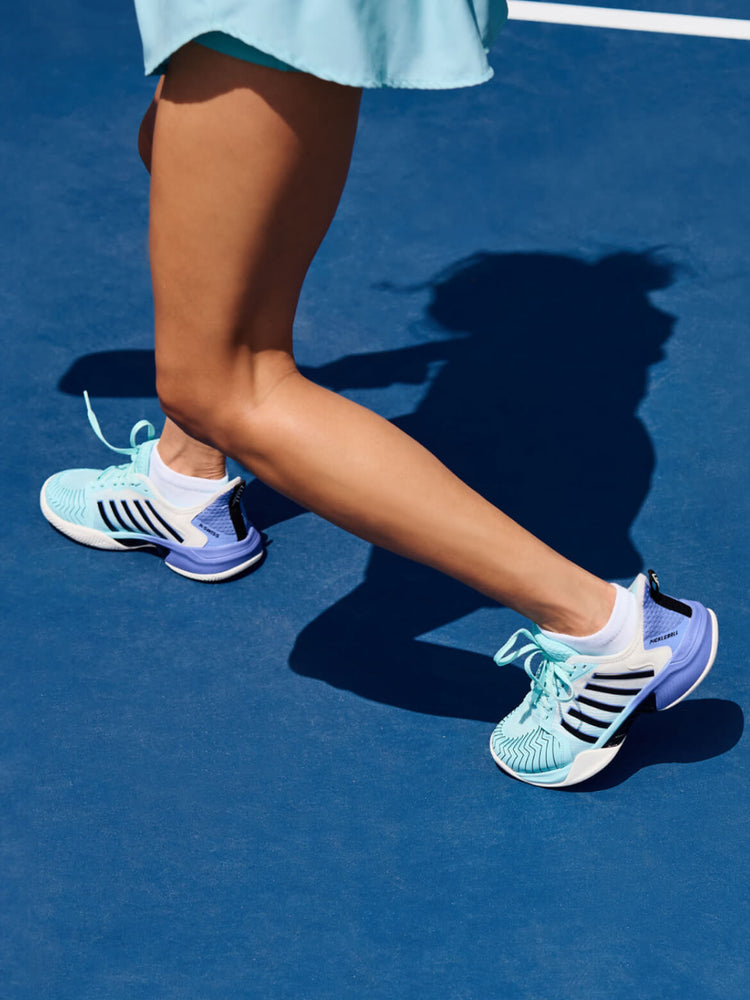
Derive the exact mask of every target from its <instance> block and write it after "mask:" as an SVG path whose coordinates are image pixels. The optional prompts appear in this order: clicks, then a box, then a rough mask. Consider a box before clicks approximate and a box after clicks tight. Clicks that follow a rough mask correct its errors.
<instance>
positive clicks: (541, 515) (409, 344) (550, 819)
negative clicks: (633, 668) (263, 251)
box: [0, 0, 750, 1000]
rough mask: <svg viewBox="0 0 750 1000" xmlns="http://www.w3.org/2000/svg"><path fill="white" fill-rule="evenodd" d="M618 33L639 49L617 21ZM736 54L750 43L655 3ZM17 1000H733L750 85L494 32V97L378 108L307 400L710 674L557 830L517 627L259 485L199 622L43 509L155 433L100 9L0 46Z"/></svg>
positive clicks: (733, 4)
mask: <svg viewBox="0 0 750 1000" xmlns="http://www.w3.org/2000/svg"><path fill="white" fill-rule="evenodd" d="M619 5H620V6H621V7H623V8H639V7H642V6H648V4H647V3H646V0H643V2H642V3H641V2H635V0H634V2H632V3H627V2H624V0H620V3H619ZM657 6H658V7H659V9H661V10H664V11H667V12H671V13H687V14H704V15H715V16H725V17H734V18H742V17H747V16H748V8H747V4H746V3H745V0H661V2H660V3H659V4H658V5H657ZM5 29H6V30H5V32H4V33H3V36H2V39H0V72H1V73H2V78H3V80H2V89H1V90H0V103H1V104H2V112H3V122H4V126H3V136H2V140H1V144H0V149H1V150H2V177H3V183H2V186H1V187H0V219H2V240H1V241H0V254H1V255H2V269H1V271H0V301H1V302H2V323H3V328H4V344H5V348H4V349H5V355H4V360H3V379H2V387H1V391H2V399H3V406H4V426H5V432H4V446H3V450H4V455H5V463H4V469H5V479H4V509H5V513H6V520H5V545H4V573H3V577H4V596H3V610H4V612H5V624H4V627H3V635H4V651H5V652H4V661H5V669H4V684H3V688H4V690H3V695H2V699H1V700H0V718H1V719H2V764H1V768H2V770H1V771H0V774H1V775H2V794H3V800H2V801H3V805H2V835H1V841H0V843H1V844H2V907H1V909H0V921H1V923H0V968H1V969H2V971H1V972H0V998H2V1000H136V998H143V1000H230V998H231V1000H235V998H252V1000H255V998H263V1000H287V998H294V1000H344V998H349V997H367V998H373V1000H402V998H418V1000H459V998H460V1000H474V998H490V1000H563V998H565V1000H568V998H571V997H575V998H579V997H580V998H586V1000H600V998H601V1000H605V998H606V1000H626V998H627V1000H632V998H639V1000H673V998H674V1000H719V998H721V1000H740V998H746V997H747V996H748V995H750V968H749V956H748V946H747V939H748V930H749V922H748V898H750V886H749V885H748V875H749V874H750V862H749V861H748V851H747V848H748V841H749V836H748V835H749V833H750V830H749V828H748V793H747V786H748V779H749V778H750V770H749V765H750V761H749V760H748V744H747V740H745V739H743V738H742V733H743V723H744V712H745V711H746V710H747V706H748V696H749V694H750V665H749V664H748V653H747V635H748V629H750V621H748V596H747V595H748V590H747V566H748V562H749V561H750V547H749V545H748V494H749V493H750V454H749V452H748V438H749V435H750V427H749V426H748V417H749V416H750V404H749V402H748V388H747V387H748V384H750V350H749V348H748V323H749V322H750V266H749V265H748V234H749V233H750V132H749V130H748V107H750V42H743V41H731V40H721V39H717V38H702V37H685V36H680V35H676V34H654V33H648V32H641V31H618V30H605V29H595V28H585V27H575V26H569V27H564V26H560V25H552V24H543V23H521V22H515V23H511V24H509V26H508V27H507V28H506V30H505V31H504V32H503V34H502V36H501V38H500V39H499V41H498V43H497V45H496V47H495V49H494V51H493V54H492V62H493V66H494V68H495V77H494V79H493V80H492V81H491V82H490V83H489V84H487V85H485V86H483V87H479V88H473V89H469V90H463V91H453V92H444V93H417V92H410V93H407V92H379V93H370V94H367V95H366V96H365V100H364V104H363V111H362V122H361V131H360V134H359V138H358V144H357V148H356V153H355V158H354V163H353V166H352V171H351V176H350V180H349V185H348V188H347V191H346V193H345V196H344V199H343V202H342V205H341V208H340V211H339V214H338V216H337V218H336V220H335V222H334V225H333V227H332V229H331V232H330V234H329V236H328V238H327V240H326V242H325V244H324V246H323V248H322V250H321V252H320V254H319V256H318V258H317V259H316V261H315V263H314V265H313V268H312V271H311V273H310V276H309V279H308V282H307V285H306V287H305V292H304V298H303V302H302V305H301V308H300V313H299V320H298V325H297V337H298V357H299V361H300V363H301V364H302V365H303V366H304V368H305V369H306V371H308V372H309V373H310V375H311V376H312V377H314V378H317V379H319V380H320V381H321V382H322V383H324V384H326V385H328V386H331V387H333V388H336V389H339V390H341V391H342V392H344V393H345V394H347V395H349V396H351V397H352V398H353V399H356V400H359V401H361V402H363V403H365V404H366V405H369V406H371V407H373V408H375V409H377V410H378V411H379V412H381V413H383V414H385V415H386V416H388V417H391V418H393V419H395V420H396V421H397V422H398V423H399V424H400V425H401V426H403V427H404V428H406V429H407V430H408V431H409V432H411V433H412V434H414V435H415V436H416V437H418V438H419V439H420V440H422V441H424V442H425V443H426V444H428V445H429V446H430V447H432V448H433V449H434V450H435V451H436V452H437V453H438V455H439V456H440V457H441V458H443V459H444V460H445V461H446V462H447V463H448V464H449V465H450V466H452V467H453V468H454V469H455V470H456V471H457V472H459V473H460V474H461V475H462V476H463V477H464V478H465V479H467V480H468V481H469V482H470V483H471V484H472V485H474V486H476V487H477V488H478V489H480V490H481V491H483V492H484V493H485V494H486V495H487V496H489V497H490V499H492V500H493V501H494V502H496V503H497V504H499V505H500V506H502V507H503V508H504V509H506V510H507V511H508V512H510V513H511V514H513V515H515V516H517V517H519V518H520V519H521V520H523V522H524V523H525V524H527V525H528V526H529V527H530V528H532V529H533V530H535V531H536V532H537V533H539V534H540V535H541V536H542V537H543V538H545V539H546V540H547V541H549V542H550V543H551V544H553V545H555V546H556V547H558V548H560V549H561V550H562V551H564V552H565V553H566V554H568V555H570V556H572V557H573V558H575V559H577V560H579V561H581V562H583V563H584V564H585V565H586V566H588V567H589V568H591V569H592V570H594V571H596V572H598V573H600V574H603V575H606V576H607V577H609V578H612V579H618V580H621V581H627V580H629V579H630V578H631V577H632V576H633V575H634V574H635V573H636V572H638V571H639V570H640V569H642V568H644V567H646V566H653V567H655V568H656V569H657V570H658V571H659V574H660V577H661V581H662V585H663V587H664V589H665V590H666V591H667V592H668V593H675V596H678V597H679V596H683V595H684V596H688V597H694V598H697V599H700V600H702V601H704V602H705V603H707V604H709V605H710V606H712V607H713V608H714V609H715V610H716V612H717V614H718V616H719V622H720V627H721V643H720V648H719V656H718V659H717V661H716V665H715V667H714V669H713V671H712V673H711V674H710V675H709V677H708V678H707V679H706V681H705V683H704V684H703V685H702V686H701V688H700V689H699V690H698V691H697V692H696V693H695V694H694V695H693V696H691V698H690V699H688V700H687V701H685V702H684V703H682V704H680V705H679V706H677V707H675V708H674V709H673V710H672V711H670V712H667V713H663V714H659V715H651V716H646V717H643V718H642V719H640V720H639V721H638V723H637V724H636V726H635V727H634V728H633V730H632V732H631V734H630V736H629V738H628V741H627V743H626V744H625V746H624V748H623V750H622V751H621V753H620V754H619V756H618V758H617V760H616V761H615V762H614V763H613V764H612V766H611V767H610V768H609V769H607V770H606V771H604V772H602V774H601V775H599V776H598V777H597V778H595V779H593V780H592V781H590V782H589V783H588V784H583V785H581V786H579V787H577V788H575V789H572V790H570V791H568V792H565V791H558V792H555V791H549V790H541V789H536V788H533V787H531V786H529V785H524V784H522V783H520V782H516V781H514V780H512V779H511V778H509V777H508V776H506V775H504V774H503V773H501V772H500V771H499V770H498V769H497V767H496V766H495V764H494V763H493V761H492V759H491V757H490V754H489V752H488V749H487V741H488V738H489V734H490V732H491V730H492V727H493V726H494V724H495V723H496V722H497V720H498V719H499V718H500V717H501V716H502V715H504V714H505V713H506V712H507V711H508V710H509V709H510V708H511V707H512V706H513V705H515V704H516V703H517V702H518V701H519V700H520V698H521V696H522V694H523V692H524V690H525V689H526V684H527V681H526V677H525V675H524V674H523V672H522V671H521V670H520V669H518V668H516V667H504V668H502V669H500V668H497V667H495V666H494V665H493V663H492V659H491V657H492V654H493V653H494V652H495V650H496V649H497V648H498V647H499V646H500V645H501V644H502V643H503V642H504V641H505V639H506V638H507V637H508V635H509V633H510V632H511V631H513V630H514V629H515V628H517V627H519V626H520V624H521V620H520V619H519V617H518V616H517V615H516V614H515V613H513V612H511V611H509V610H507V609H504V608H498V607H493V606H491V605H490V604H489V602H487V601H485V600H484V599H482V598H479V597H477V596H476V595H474V594H472V593H471V592H469V591H468V590H466V589H465V588H463V587H461V586H459V585H458V584H453V583H451V582H450V581H446V580H443V579H441V578H440V577H439V576H438V575H437V574H435V573H433V572H431V571H428V570H425V569H421V568H419V567H415V566H411V565H409V564H407V563H406V562H405V561H403V560H401V559H398V558H396V557H394V556H390V555H387V554H385V553H384V552H381V551H373V549H372V548H371V547H370V546H369V545H367V544H365V543H364V542H362V541H360V540H358V539H356V538H352V537H350V536H348V535H346V534H345V533H344V532H342V531H340V530H338V529H337V528H334V527H332V526H330V525H329V524H327V523H325V522H324V521H322V520H320V519H319V518H317V517H315V516H313V515H312V514H309V513H306V512H303V511H302V510H300V509H299V508H297V507H296V506H295V505H294V504H292V503H290V502H289V501H287V500H285V499H283V498H281V497H280V496H278V495H276V494H275V493H273V492H272V491H271V490H269V489H268V488H266V487H264V486H263V485H262V484H260V483H258V482H253V483H251V484H250V486H249V488H248V492H247V497H248V504H249V508H250V510H251V512H252V514H253V516H254V518H255V520H256V523H258V525H259V526H260V527H262V528H263V529H264V531H265V532H266V534H267V535H268V537H269V540H270V545H269V551H268V557H267V559H266V561H265V563H264V565H263V566H262V567H261V568H260V569H259V570H258V571H257V572H255V573H253V574H251V575H249V576H247V577H245V578H243V579H241V580H239V581H236V582H234V583H229V584H224V585H219V586H213V587H212V586H207V585H201V584H198V583H193V582H191V581H188V580H185V579H183V578H181V577H178V576H176V575H175V574H173V573H170V572H169V571H168V570H167V569H166V568H165V567H164V566H163V565H161V564H160V562H159V561H158V560H157V559H155V558H152V557H149V556H147V555H135V554H131V555H128V556H125V555H122V556H121V555H117V554H110V553H105V552H99V551H94V550H90V549H86V548H83V547H80V546H77V545H74V544H73V543H72V542H70V541H68V540H67V539H65V538H63V537H62V536H60V535H58V534H56V533H55V532H53V531H52V529H51V528H50V527H49V526H48V525H47V523H46V522H45V521H44V520H43V518H42V516H41V514H40V513H39V510H38V501H37V496H38V490H39V487H40V485H41V483H42V481H43V480H44V479H45V478H46V477H47V476H48V475H50V474H51V473H52V472H54V471H56V470H58V469H60V468H64V467H67V466H71V465H89V466H97V465H102V464H109V463H110V461H111V455H110V453H109V452H106V450H105V449H104V448H103V447H102V446H101V445H100V444H99V443H98V442H97V441H96V439H95V438H94V436H93V434H91V432H90V430H89V427H88V423H87V420H86V414H85V409H84V404H83V400H82V398H81V392H82V390H83V389H84V388H86V389H88V391H89V392H90V394H91V397H92V401H93V404H94V406H95V409H96V411H97V414H98V416H99V419H100V422H101V425H102V428H103V430H104V433H105V434H106V435H107V437H108V438H109V439H110V440H111V441H112V442H113V443H115V444H122V445H124V444H126V443H127V436H128V433H129V430H130V427H131V425H132V424H133V423H134V422H135V421H136V420H137V419H139V418H141V417H147V418H148V419H150V420H152V421H153V422H154V423H158V420H159V408H158V403H157V401H156V397H155V394H154V375H153V354H152V313H151V300H150V286H149V274H148V259H147V242H146V241H147V194H148V183H147V182H148V178H147V175H146V173H145V171H144V169H143V167H142V165H141V163H140V161H139V160H138V156H137V152H136V146H135V135H136V132H137V128H138V124H139V121H140V117H141V115H142V113H143V111H144V110H145V107H146V105H147V103H148V101H149V99H150V95H151V91H152V88H153V81H152V80H151V81H149V80H146V79H144V78H143V76H142V66H141V62H140V59H141V53H140V44H139V39H138V36H137V30H136V25H135V18H134V15H133V12H132V10H131V8H130V5H129V3H127V2H126V0H111V2H109V3H107V4H98V3H93V2H91V0H57V2H55V3H52V2H51V0H38V2H36V3H34V4H30V5H20V4H18V5H13V6H12V8H11V9H9V10H8V11H6V13H5Z"/></svg>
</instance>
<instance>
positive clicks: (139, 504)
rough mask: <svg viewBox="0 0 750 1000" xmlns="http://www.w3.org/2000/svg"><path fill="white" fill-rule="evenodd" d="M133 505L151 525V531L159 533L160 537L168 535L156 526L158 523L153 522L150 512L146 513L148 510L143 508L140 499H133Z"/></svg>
mask: <svg viewBox="0 0 750 1000" xmlns="http://www.w3.org/2000/svg"><path fill="white" fill-rule="evenodd" d="M133 505H134V506H135V507H136V508H137V510H138V513H139V514H140V515H141V517H142V518H143V520H144V521H145V522H146V524H147V525H148V526H149V528H150V529H151V531H152V532H153V534H155V535H157V536H158V537H159V538H166V537H167V536H166V535H165V534H164V533H163V532H161V531H159V529H158V528H157V527H156V525H155V524H154V523H153V522H152V520H151V518H150V517H149V516H148V514H147V513H146V511H145V510H144V509H143V506H142V505H141V501H140V500H134V501H133Z"/></svg>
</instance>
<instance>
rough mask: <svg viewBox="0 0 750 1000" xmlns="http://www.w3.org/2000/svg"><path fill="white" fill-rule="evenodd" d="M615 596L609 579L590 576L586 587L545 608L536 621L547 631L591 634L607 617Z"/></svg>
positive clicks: (566, 633) (598, 628) (615, 592)
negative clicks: (553, 605)
mask: <svg viewBox="0 0 750 1000" xmlns="http://www.w3.org/2000/svg"><path fill="white" fill-rule="evenodd" d="M616 597H617V591H616V589H615V587H614V586H613V585H612V584H611V583H607V581H606V580H600V579H598V578H597V577H591V578H590V581H589V585H588V586H587V587H586V588H582V589H581V590H580V591H579V592H578V593H576V594H575V595H572V594H571V595H570V598H571V600H570V601H568V600H566V599H562V600H561V602H560V603H559V604H558V605H556V606H555V607H550V608H547V609H546V611H545V614H544V615H543V619H544V620H543V621H537V625H539V627H540V628H543V629H544V630H545V631H548V632H560V633H563V634H565V635H571V636H587V635H593V634H594V633H595V632H599V631H600V630H601V629H603V628H604V626H605V625H606V624H607V622H608V621H609V619H610V616H611V614H612V609H613V608H614V606H615V598H616ZM573 598H574V600H573Z"/></svg>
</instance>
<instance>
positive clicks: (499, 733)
mask: <svg viewBox="0 0 750 1000" xmlns="http://www.w3.org/2000/svg"><path fill="white" fill-rule="evenodd" d="M490 746H491V749H492V754H493V756H494V758H495V760H496V761H497V762H498V763H500V764H502V765H503V766H505V767H506V768H508V769H509V770H510V771H512V772H514V773H515V774H519V775H528V776H533V775H537V774H544V773H545V772H548V771H556V770H558V769H559V768H563V767H566V766H567V765H568V764H570V763H571V761H572V760H573V756H574V754H573V753H572V751H571V748H570V746H569V745H568V744H567V741H564V740H563V739H562V738H561V737H560V736H558V735H557V734H556V733H551V732H549V731H548V730H547V729H545V728H544V727H543V726H542V725H540V724H539V722H538V721H537V720H536V719H535V718H534V716H533V715H532V713H531V712H529V711H528V709H527V707H526V705H525V704H522V705H519V706H518V708H517V709H515V711H513V712H511V713H510V714H509V715H506V717H505V718H504V719H502V720H501V721H500V722H499V723H498V725H497V726H496V727H495V730H494V732H493V733H492V737H491V740H490Z"/></svg>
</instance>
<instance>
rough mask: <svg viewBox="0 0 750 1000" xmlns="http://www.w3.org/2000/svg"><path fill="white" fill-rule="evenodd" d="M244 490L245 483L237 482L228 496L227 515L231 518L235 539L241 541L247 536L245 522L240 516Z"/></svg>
mask: <svg viewBox="0 0 750 1000" xmlns="http://www.w3.org/2000/svg"><path fill="white" fill-rule="evenodd" d="M244 492H245V484H244V482H242V483H237V485H236V486H235V488H234V489H233V490H232V495H231V496H230V498H229V516H230V518H231V519H232V527H233V528H234V533H235V534H236V535H237V541H238V542H241V541H243V540H244V539H245V538H247V524H246V523H245V518H244V517H243V516H242V494H243V493H244Z"/></svg>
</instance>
